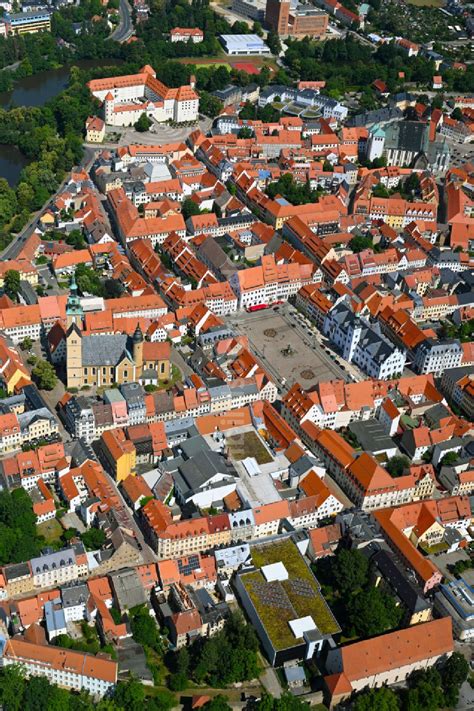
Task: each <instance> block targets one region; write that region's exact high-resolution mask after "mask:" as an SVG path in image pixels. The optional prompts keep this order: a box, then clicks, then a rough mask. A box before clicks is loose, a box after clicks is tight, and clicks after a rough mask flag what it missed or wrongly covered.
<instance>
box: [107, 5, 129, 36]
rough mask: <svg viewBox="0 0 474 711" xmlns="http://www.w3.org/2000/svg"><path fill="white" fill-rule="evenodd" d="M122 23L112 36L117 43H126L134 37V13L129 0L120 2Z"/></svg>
mask: <svg viewBox="0 0 474 711" xmlns="http://www.w3.org/2000/svg"><path fill="white" fill-rule="evenodd" d="M119 12H120V22H119V24H118V26H117V28H116V29H115V30H114V31H113V32H112V34H111V35H110V39H113V40H115V41H116V42H126V41H127V40H128V39H130V37H131V36H132V35H133V23H132V13H131V10H130V5H129V4H128V2H127V0H120V5H119Z"/></svg>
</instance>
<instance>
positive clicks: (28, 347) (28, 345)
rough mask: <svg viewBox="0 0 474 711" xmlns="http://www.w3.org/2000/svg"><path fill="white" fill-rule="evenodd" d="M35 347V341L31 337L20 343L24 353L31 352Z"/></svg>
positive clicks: (26, 337)
mask: <svg viewBox="0 0 474 711" xmlns="http://www.w3.org/2000/svg"><path fill="white" fill-rule="evenodd" d="M32 346H33V341H32V340H31V338H30V337H29V336H25V338H24V339H23V340H22V342H21V343H20V348H21V350H22V351H30V350H31V348H32Z"/></svg>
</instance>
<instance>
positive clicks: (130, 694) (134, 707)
mask: <svg viewBox="0 0 474 711" xmlns="http://www.w3.org/2000/svg"><path fill="white" fill-rule="evenodd" d="M113 698H114V702H115V704H116V706H118V707H119V708H123V709H127V711H142V710H143V704H144V701H145V689H144V687H143V685H142V684H141V683H140V682H139V681H136V680H135V679H129V681H127V682H125V683H124V682H119V683H118V684H117V688H116V689H115V693H114V696H113Z"/></svg>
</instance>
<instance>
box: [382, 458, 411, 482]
mask: <svg viewBox="0 0 474 711" xmlns="http://www.w3.org/2000/svg"><path fill="white" fill-rule="evenodd" d="M409 466H410V460H409V459H408V457H405V456H404V455H397V456H395V457H392V458H391V459H390V460H389V461H388V463H387V466H386V469H387V471H388V473H389V474H390V476H393V477H399V476H402V475H403V472H404V471H405V470H406V469H407V468H408V467H409Z"/></svg>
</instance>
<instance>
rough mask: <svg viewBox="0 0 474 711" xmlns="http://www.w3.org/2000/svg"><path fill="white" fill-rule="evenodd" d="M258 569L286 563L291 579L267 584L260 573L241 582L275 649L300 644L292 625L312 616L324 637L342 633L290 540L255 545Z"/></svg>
mask: <svg viewBox="0 0 474 711" xmlns="http://www.w3.org/2000/svg"><path fill="white" fill-rule="evenodd" d="M252 559H253V563H254V565H255V567H257V568H261V567H263V566H265V565H270V564H272V563H280V562H281V563H283V565H284V566H285V568H286V570H287V572H288V580H282V581H275V582H271V583H268V582H267V581H266V580H265V577H264V575H263V573H262V572H261V570H256V571H253V572H250V573H246V574H244V575H242V576H241V580H242V583H243V584H244V586H245V589H246V591H247V593H248V595H249V597H250V599H251V601H252V603H253V605H254V607H255V609H256V611H257V613H258V615H259V617H260V620H261V621H262V623H263V625H264V627H265V629H266V632H267V634H268V636H269V638H270V640H271V642H272V644H273V646H274V648H275V649H277V650H280V649H286V648H287V647H292V646H294V645H295V644H299V643H301V641H302V639H301V638H300V639H298V638H296V637H295V636H294V634H293V632H292V630H291V628H290V626H289V622H291V621H292V620H294V619H298V618H300V617H306V616H308V615H309V616H311V617H312V618H313V620H314V623H315V624H316V626H317V628H318V630H319V631H320V633H321V634H322V635H326V634H335V633H337V632H340V627H339V625H338V623H337V621H336V618H335V617H334V615H333V614H332V612H331V610H330V609H329V606H328V604H327V602H326V601H325V599H324V597H323V596H322V594H321V590H320V587H319V584H318V581H317V580H316V578H315V577H314V575H313V573H312V572H311V570H310V568H309V567H308V566H307V565H306V562H305V560H304V558H303V557H302V555H301V554H300V552H299V550H298V548H297V547H296V545H295V544H294V543H293V542H292V541H291V540H290V539H287V540H285V541H278V542H275V543H269V544H266V545H261V546H260V545H259V546H252Z"/></svg>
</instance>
